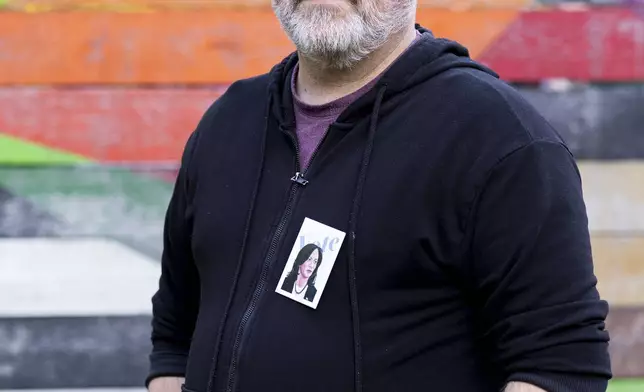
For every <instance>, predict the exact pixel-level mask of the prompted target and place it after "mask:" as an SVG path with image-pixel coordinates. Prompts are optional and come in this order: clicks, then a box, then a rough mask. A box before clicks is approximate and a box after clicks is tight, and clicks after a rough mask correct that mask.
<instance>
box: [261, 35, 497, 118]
mask: <svg viewBox="0 0 644 392" xmlns="http://www.w3.org/2000/svg"><path fill="white" fill-rule="evenodd" d="M416 30H417V31H418V32H419V33H421V36H420V38H419V39H418V41H417V42H415V43H414V44H413V45H412V47H410V48H409V49H408V50H407V51H406V52H405V53H403V54H402V55H401V56H400V58H398V59H397V60H396V61H395V62H394V63H393V64H392V65H391V66H390V67H389V69H388V70H387V71H385V73H384V74H383V75H382V76H381V78H380V79H379V81H378V83H376V85H375V86H374V87H373V88H372V89H371V90H370V91H368V92H367V93H365V94H364V95H362V96H361V97H360V98H359V99H357V100H356V101H355V102H354V103H352V104H351V105H350V106H349V107H348V108H347V109H346V110H345V111H344V112H343V113H342V114H341V115H340V117H339V118H338V120H337V123H341V124H345V125H350V124H353V123H355V122H356V121H357V120H360V119H362V118H364V117H365V116H368V115H369V114H370V113H372V111H373V107H374V104H375V103H376V100H377V99H378V96H379V92H381V93H382V97H381V99H382V102H381V103H382V104H383V106H386V103H387V101H389V100H391V99H392V98H393V97H395V96H396V95H398V94H401V93H403V92H405V91H406V90H409V89H411V88H413V87H415V86H417V85H419V84H422V83H423V82H425V81H426V80H429V79H431V78H433V77H435V76H437V75H439V74H441V73H443V72H445V71H447V70H450V69H453V68H475V69H478V70H480V71H483V72H485V73H488V74H490V75H492V76H494V77H496V78H498V77H499V76H498V75H497V74H496V73H495V72H494V71H492V70H491V69H489V68H487V67H485V66H483V65H481V64H479V63H477V62H475V61H474V60H472V59H471V58H470V57H469V52H468V50H467V49H466V48H465V47H463V46H462V45H460V44H458V43H456V42H454V41H450V40H447V39H444V38H436V37H435V36H434V35H433V34H432V32H431V31H430V30H428V29H426V28H424V27H422V26H420V25H419V24H416ZM297 63H298V56H297V52H294V53H292V54H290V55H289V56H288V57H286V58H285V59H284V60H283V61H282V62H281V63H279V64H278V65H276V66H275V67H274V68H273V69H272V70H271V72H270V78H271V83H270V87H269V90H270V100H271V113H272V115H273V116H274V117H275V118H276V119H277V120H278V122H279V123H280V126H281V127H282V128H283V129H294V127H295V114H294V111H293V94H292V92H291V83H290V80H291V75H292V73H293V71H294V69H295V66H296V64H297Z"/></svg>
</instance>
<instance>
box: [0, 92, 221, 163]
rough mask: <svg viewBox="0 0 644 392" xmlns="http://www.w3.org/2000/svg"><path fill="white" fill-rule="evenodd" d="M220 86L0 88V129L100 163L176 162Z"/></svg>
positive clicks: (215, 96) (217, 93) (217, 95)
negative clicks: (195, 87) (177, 87)
mask: <svg viewBox="0 0 644 392" xmlns="http://www.w3.org/2000/svg"><path fill="white" fill-rule="evenodd" d="M224 90H225V87H213V88H203V89H171V88H167V89H152V88H148V89H122V88H106V89H35V88H24V87H18V88H4V89H0V107H1V108H2V110H0V132H1V133H4V134H8V135H11V136H16V137H19V138H22V139H25V140H28V141H31V142H36V143H39V144H42V145H45V146H47V147H50V148H55V149H59V150H63V151H67V152H71V153H75V154H78V155H82V156H84V157H87V158H89V159H92V160H97V161H103V162H154V161H157V162H158V161H177V160H178V159H179V157H180V156H181V151H182V149H183V146H184V144H185V142H186V140H187V137H188V135H189V134H190V132H192V131H193V130H194V128H195V127H196V125H197V123H198V122H199V120H200V119H201V117H202V116H203V113H204V112H205V111H206V109H207V108H208V107H209V106H210V105H211V104H212V102H213V101H214V100H215V99H216V98H217V97H219V96H220V95H221V94H222V93H223V91H224Z"/></svg>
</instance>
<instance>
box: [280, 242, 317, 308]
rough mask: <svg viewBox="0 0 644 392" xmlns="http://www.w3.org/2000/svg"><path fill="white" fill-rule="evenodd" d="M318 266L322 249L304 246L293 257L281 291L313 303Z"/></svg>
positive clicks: (308, 245)
mask: <svg viewBox="0 0 644 392" xmlns="http://www.w3.org/2000/svg"><path fill="white" fill-rule="evenodd" d="M320 264H322V249H321V248H320V247H319V246H317V245H315V244H307V245H305V246H304V247H303V248H302V249H301V250H300V252H299V253H298V254H297V257H295V262H294V263H293V268H291V271H290V272H289V273H288V275H286V279H284V283H283V284H282V290H284V291H288V292H290V293H291V294H293V295H295V296H297V297H300V298H303V299H305V300H307V301H309V302H313V299H314V298H315V294H317V289H316V288H315V278H316V277H317V274H318V268H319V267H320Z"/></svg>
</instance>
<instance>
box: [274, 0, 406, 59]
mask: <svg viewBox="0 0 644 392" xmlns="http://www.w3.org/2000/svg"><path fill="white" fill-rule="evenodd" d="M410 4H411V5H412V6H413V7H411V8H409V7H405V8H404V9H399V10H398V11H393V12H378V11H377V10H366V11H365V12H364V13H363V14H360V13H358V12H356V11H355V9H354V10H351V11H350V12H348V13H346V14H344V15H342V14H341V11H340V10H338V9H333V8H331V7H325V6H306V8H302V5H301V4H300V5H299V6H295V7H290V8H288V9H286V6H274V10H275V14H276V15H277V18H278V20H279V21H280V24H281V25H282V28H283V29H284V31H285V32H286V34H287V35H288V37H289V38H290V39H291V41H292V42H293V43H294V44H295V47H296V48H297V50H298V52H299V54H300V55H301V56H304V57H306V58H307V59H309V60H311V61H313V62H314V63H316V64H318V65H319V66H320V67H322V68H325V69H333V70H344V69H350V68H352V67H353V66H355V65H356V64H357V63H359V62H360V61H362V60H363V59H365V58H366V57H367V56H368V55H369V54H371V53H373V52H374V51H375V50H377V49H379V48H380V47H382V46H383V45H384V44H385V43H386V42H387V40H388V39H389V38H390V37H391V36H392V35H393V34H396V33H398V32H400V31H401V30H402V29H404V28H405V27H406V26H408V24H409V18H410V16H411V15H413V11H414V10H415V1H413V0H411V2H410Z"/></svg>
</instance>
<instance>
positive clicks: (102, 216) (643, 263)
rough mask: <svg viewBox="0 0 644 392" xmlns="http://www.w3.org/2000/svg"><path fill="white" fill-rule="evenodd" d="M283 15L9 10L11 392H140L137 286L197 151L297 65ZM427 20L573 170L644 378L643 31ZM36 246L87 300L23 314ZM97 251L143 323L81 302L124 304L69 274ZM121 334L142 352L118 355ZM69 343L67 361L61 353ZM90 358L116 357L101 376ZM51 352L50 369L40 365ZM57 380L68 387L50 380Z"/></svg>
mask: <svg viewBox="0 0 644 392" xmlns="http://www.w3.org/2000/svg"><path fill="white" fill-rule="evenodd" d="M269 3H270V2H269V0H207V1H203V0H199V1H197V0H194V1H193V0H180V1H179V0H177V1H167V0H111V1H110V0H94V1H85V0H0V255H10V256H11V257H8V256H5V258H4V259H3V258H1V257H0V268H2V269H3V271H5V270H8V269H9V268H12V271H14V273H15V275H8V274H5V275H4V276H5V280H4V281H3V280H2V279H3V278H2V277H1V276H0V388H18V387H20V388H40V387H43V386H44V387H61V388H64V387H73V386H77V387H79V386H115V384H114V382H115V381H114V380H115V379H116V380H118V382H117V384H118V385H116V386H127V385H140V377H141V375H142V374H143V373H144V372H145V357H144V354H145V353H146V351H147V350H148V349H149V347H148V345H147V341H146V339H147V338H146V334H147V333H148V328H149V309H147V308H146V306H147V305H145V303H147V302H146V301H147V298H148V297H149V295H150V294H151V293H150V291H152V290H153V286H154V285H153V284H147V283H146V284H147V285H146V284H138V283H137V282H142V281H145V282H148V283H149V282H150V281H154V279H156V269H150V268H148V267H149V265H148V264H146V263H152V264H151V265H154V263H155V261H156V260H157V259H158V255H159V252H160V233H161V226H162V221H163V214H164V210H165V206H166V203H167V200H168V198H169V193H170V189H171V186H172V179H173V176H174V170H175V169H176V163H177V160H178V157H179V154H180V152H181V149H182V147H183V144H184V142H185V139H186V138H187V135H188V134H189V133H190V132H191V131H192V130H193V129H194V127H195V125H196V123H197V121H198V120H199V118H200V116H201V114H202V113H203V112H204V110H205V109H206V108H207V107H208V106H209V105H210V104H211V102H212V101H213V100H215V99H216V98H217V97H218V96H219V95H221V94H222V93H223V92H224V91H225V89H226V87H227V85H228V84H230V83H231V82H232V81H234V80H236V79H239V78H244V77H249V76H252V75H255V74H259V73H264V72H266V71H268V70H269V69H270V67H271V66H272V65H273V64H274V63H276V62H277V61H279V60H281V59H282V58H283V57H284V56H285V55H286V54H288V53H289V52H290V51H292V50H293V47H292V45H291V44H290V42H289V41H288V40H287V39H286V37H285V36H284V35H283V34H282V32H281V31H280V28H279V25H278V23H277V22H276V20H275V19H274V17H273V15H272V12H271V9H270V6H269ZM419 3H420V8H419V13H418V22H419V23H421V24H423V25H424V26H426V27H428V28H430V29H432V30H433V31H434V33H435V34H436V35H438V36H441V37H447V38H451V39H455V40H457V41H459V42H461V43H462V44H464V45H466V46H467V47H468V48H469V49H470V52H471V54H472V56H473V57H474V58H476V59H477V60H479V61H481V62H482V63H484V64H486V65H488V66H490V67H491V68H493V69H494V70H496V71H497V72H499V74H500V75H501V76H502V77H503V78H504V79H506V80H508V81H509V82H512V83H514V84H515V85H516V86H517V88H519V89H520V90H521V92H522V93H523V94H524V96H525V97H526V98H527V99H528V100H529V101H530V102H532V103H533V104H534V105H535V106H536V107H537V108H538V109H539V110H540V111H541V112H542V113H543V115H544V116H545V117H546V118H547V119H548V120H550V121H551V122H552V123H553V125H554V126H555V127H556V128H557V129H558V130H559V131H560V132H561V133H562V135H563V136H564V138H566V140H567V141H568V143H569V144H570V146H571V148H572V149H573V151H574V152H575V154H576V156H577V158H578V159H579V162H580V167H581V171H582V175H583V177H584V188H585V193H586V200H587V205H588V211H589V216H590V229H591V232H592V236H593V247H594V254H595V260H596V261H595V262H596V271H597V274H598V277H599V286H600V290H601V292H602V294H603V296H604V297H605V298H606V299H607V300H609V301H610V303H611V305H612V310H611V315H610V327H611V332H612V333H613V341H612V345H611V350H612V355H613V365H614V371H615V374H616V375H617V376H619V377H621V378H631V377H642V378H644V110H642V108H644V85H642V84H641V82H642V81H644V12H641V10H640V7H638V6H637V3H636V2H633V3H632V4H634V5H631V2H627V1H625V2H622V3H619V2H617V1H615V2H613V3H612V4H608V5H605V4H607V3H608V2H607V1H602V2H601V3H602V4H603V5H597V6H594V5H593V4H592V3H593V2H584V3H581V5H579V4H580V3H576V4H574V5H571V4H568V3H561V2H554V1H544V2H542V3H537V2H533V1H526V0H454V1H447V0H421V1H419ZM2 237H4V238H5V242H3V240H2ZM52 238H54V239H65V241H67V242H65V246H69V247H65V246H62V245H61V243H60V242H57V241H53V240H52ZM25 239H29V241H31V242H28V243H27V242H21V241H23V240H25ZM6 241H10V242H6ZM16 241H17V242H16ZM48 241H49V242H48ZM51 241H53V242H51ZM70 241H72V242H73V241H79V242H78V243H75V242H74V244H76V245H73V244H72V242H70ZM84 241H85V242H84ZM87 241H89V242H87ZM91 241H98V242H91ZM34 244H36V245H37V246H38V249H39V252H41V253H39V254H42V255H43V257H45V256H44V255H49V257H50V258H52V260H51V263H49V265H54V266H58V267H57V268H53V269H52V270H51V271H49V273H50V275H47V276H49V277H51V276H57V277H58V278H57V279H58V281H59V282H67V283H66V284H67V286H66V287H68V288H70V290H71V291H70V293H69V296H67V297H65V296H63V297H56V296H55V295H53V294H51V293H52V292H56V293H58V295H62V294H60V291H56V290H53V289H51V290H50V289H45V288H46V287H48V286H47V285H44V286H42V287H34V286H25V285H22V286H19V287H22V288H23V290H24V287H29V290H30V291H29V293H31V294H29V293H26V294H25V297H24V298H26V299H25V300H24V301H25V302H24V303H23V305H21V306H22V307H19V308H16V305H15V304H14V303H13V302H11V301H10V300H9V299H10V298H13V297H15V295H16V294H15V292H16V291H15V288H16V287H18V286H16V284H15V282H19V281H20V280H19V279H20V278H19V277H20V276H24V275H20V274H19V273H17V272H15V271H18V270H17V269H16V268H18V267H16V265H20V266H23V267H22V268H27V267H25V266H28V268H41V269H42V268H46V267H44V266H42V265H40V264H38V265H32V264H31V263H34V262H35V261H33V260H34V257H31V256H29V255H30V254H31V253H29V252H30V251H31V250H32V249H33V248H32V246H36V245H34ZM72 245H73V246H72ZM3 249H4V250H5V253H2V250H3ZM8 249H10V250H8ZM79 249H80V250H79ZM83 249H85V250H83ZM99 250H101V252H103V253H102V254H103V255H108V254H109V255H114V256H113V257H112V258H110V257H108V256H105V257H103V259H101V260H103V261H101V262H99V263H95V267H94V268H93V269H91V271H94V273H95V278H96V279H99V280H102V279H103V278H100V277H101V276H102V277H105V276H107V277H110V279H113V281H114V284H115V285H116V284H117V282H122V281H123V278H122V277H123V276H124V275H125V276H127V277H128V279H126V280H125V283H124V284H125V285H126V287H128V289H127V290H129V291H127V290H126V291H125V292H127V293H129V294H128V296H129V297H127V298H130V299H132V298H134V300H133V301H134V302H135V303H139V304H141V305H140V306H139V307H138V308H137V307H135V308H132V306H130V305H128V306H129V307H128V306H125V305H124V306H125V307H124V308H119V306H120V305H119V304H125V303H127V302H130V301H128V300H127V299H123V300H121V302H119V300H118V299H115V300H114V301H115V302H114V304H113V307H111V308H110V307H108V308H105V307H101V306H98V305H97V304H96V303H93V302H83V303H76V302H74V300H72V299H70V298H75V297H78V296H79V295H78V293H79V292H80V293H83V294H82V295H81V296H85V297H86V298H104V297H105V295H108V296H109V294H105V293H103V292H99V291H97V290H98V288H100V287H102V286H100V285H98V284H97V285H94V286H92V287H91V288H90V287H86V286H87V285H85V286H83V285H82V284H81V283H79V281H78V279H76V280H74V278H73V269H72V266H73V265H74V264H73V263H76V262H78V261H75V260H76V259H74V258H73V257H72V258H70V257H67V256H65V255H66V254H70V253H69V252H71V253H72V254H74V255H75V256H74V257H76V258H78V260H83V259H92V260H93V259H94V258H95V255H96V253H97V252H99ZM85 251H87V252H88V253H87V255H85V256H84V254H82V252H85ZM56 252H58V253H56ZM60 252H67V253H60ZM110 252H111V253H110ZM114 258H119V260H128V263H131V264H126V265H122V264H118V263H116V264H115V263H113V262H111V261H109V260H110V259H114ZM20 260H22V261H20ZM3 263H5V264H3ZM70 263H71V264H70ZM61 265H63V266H65V265H68V266H69V268H60V266H61ZM146 265H147V267H146ZM130 269H132V270H133V271H135V272H131V271H129V270H130ZM96 271H100V272H101V273H100V274H99V273H98V272H96ZM136 271H139V272H136ZM52 274H53V275H52ZM133 274H134V275H133ZM137 274H138V275H137ZM7 276H10V277H11V278H7ZM92 276H94V275H92ZM43 279H45V278H43ZM3 282H4V285H3V284H2V283H3ZM11 282H14V283H13V284H12V285H9V283H11ZM3 287H4V289H3ZM9 287H12V289H11V290H10V289H9ZM3 290H7V292H6V293H5V292H4V291H3ZM33 292H37V293H40V294H39V295H41V297H42V298H48V299H47V300H38V301H40V302H38V301H36V300H33V297H34V295H33ZM48 293H49V294H48ZM101 293H103V294H101ZM3 298H4V300H3ZM8 298H9V299H8ZM30 298H31V299H30ZM119 298H121V297H119ZM123 298H126V297H123ZM43 301H44V302H43ZM65 301H68V302H65ZM69 301H71V302H69ZM97 301H98V300H97ZM136 301H139V302H136ZM62 303H70V304H73V305H69V306H67V307H65V306H62V305H61V304H62ZM12 309H13V310H12ZM16 309H18V310H16ZM96 309H103V311H104V314H102V315H101V314H98V315H97V314H96ZM7 320H8V321H7ZM16 320H19V321H16ZM63 320H64V321H63ZM70 320H72V321H70ZM69 323H71V324H69ZM70 325H71V327H70ZM106 326H112V327H111V328H112V330H118V331H121V332H122V331H129V332H128V333H122V334H121V335H119V336H121V337H122V339H121V340H119V339H117V337H116V336H113V335H110V332H109V330H110V329H109V328H107V327H106ZM21 328H22V329H21ZM101 328H103V329H101ZM52 330H56V331H60V333H59V335H58V336H59V339H61V341H63V342H67V343H66V344H61V343H60V342H59V343H57V344H54V343H52V342H51V341H49V344H48V343H47V342H48V340H47V336H48V333H47V331H52ZM20 331H23V332H24V331H28V332H26V333H23V332H20ZM96 331H102V332H100V333H99V332H96ZM21 334H22V335H21ZM25 334H26V335H25ZM3 339H4V340H3ZM16 339H22V340H21V342H22V343H21V344H22V346H20V347H18V348H16V347H17V346H16V343H15V342H16ZM79 341H81V342H92V344H94V345H95V346H96V347H101V346H107V345H109V344H112V346H113V347H114V348H113V349H112V350H111V351H110V350H107V351H106V350H102V351H101V350H98V349H97V350H94V351H92V352H91V353H90V354H91V356H92V358H93V361H89V362H87V361H83V360H82V358H85V356H87V355H89V354H88V352H87V351H83V349H81V348H78V347H81V346H82V345H80V346H79V344H78V342H79ZM117 342H118V344H117ZM34 345H39V347H42V350H43V351H38V352H34V351H29V350H27V349H26V348H25V347H29V346H32V347H33V346H34ZM7 347H10V348H11V349H8V348H7ZM21 347H22V348H21ZM70 347H71V348H70ZM74 350H77V351H74ZM43 353H44V354H43ZM61 357H62V358H67V359H68V360H67V361H60V360H59V358H61ZM125 357H127V358H129V359H128V360H125V361H124V360H120V361H119V360H118V358H125ZM43 358H45V359H43ZM47 358H50V359H47ZM79 358H80V359H79ZM3 361H4V362H3ZM3 363H4V364H5V365H6V364H8V365H6V366H8V367H7V369H10V371H2V369H3V367H2V366H3ZM70 363H73V364H75V365H74V366H70V365H69V364H70ZM47 369H50V372H49V374H54V375H55V376H52V377H51V378H49V379H47V378H46V377H45V378H44V376H43V374H47ZM51 369H53V370H51ZM78 369H82V370H83V371H80V372H79V371H78ZM78 374H83V376H79V375H78ZM624 385H625V384H624ZM618 387H619V384H617V383H615V384H613V388H618ZM635 388H642V389H641V390H644V386H643V385H639V386H636V387H635ZM638 390H640V389H638Z"/></svg>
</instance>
